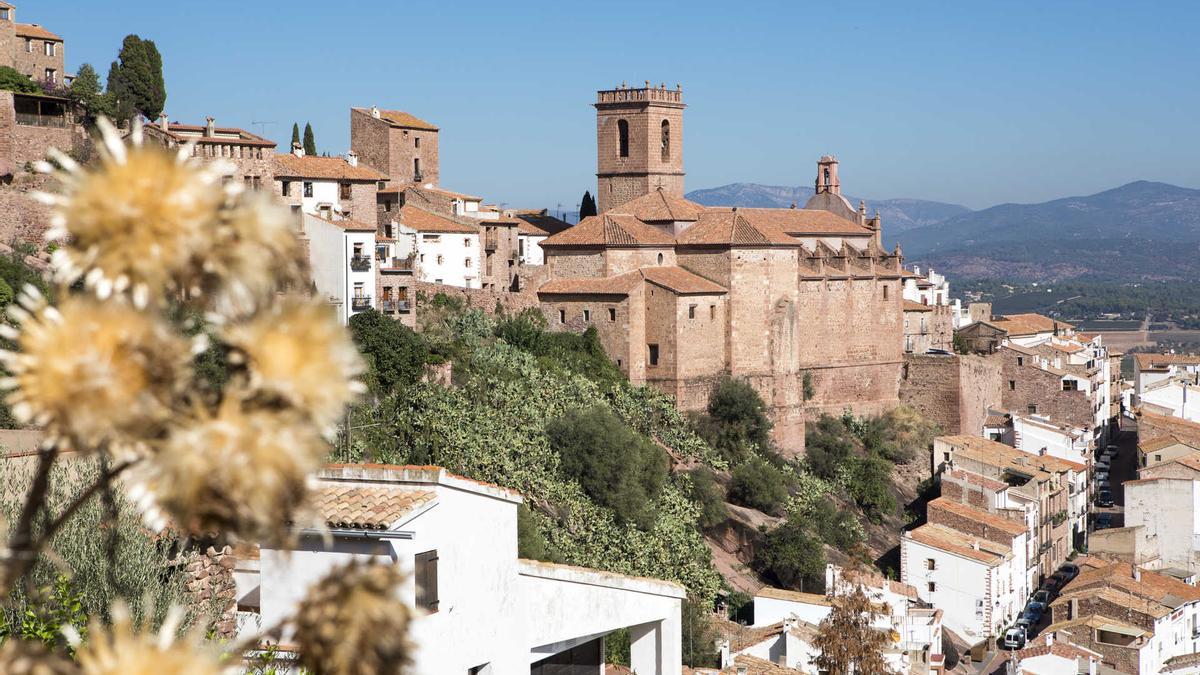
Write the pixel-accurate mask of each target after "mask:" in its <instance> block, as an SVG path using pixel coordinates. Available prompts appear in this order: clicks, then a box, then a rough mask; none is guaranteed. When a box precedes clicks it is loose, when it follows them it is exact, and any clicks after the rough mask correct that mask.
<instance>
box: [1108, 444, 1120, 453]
mask: <svg viewBox="0 0 1200 675" xmlns="http://www.w3.org/2000/svg"><path fill="white" fill-rule="evenodd" d="M1104 451H1105V452H1111V453H1114V454H1115V453H1118V452H1120V451H1121V446H1119V445H1117V444H1116V443H1109V444H1108V447H1106V448H1104Z"/></svg>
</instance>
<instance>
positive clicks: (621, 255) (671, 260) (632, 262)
mask: <svg viewBox="0 0 1200 675" xmlns="http://www.w3.org/2000/svg"><path fill="white" fill-rule="evenodd" d="M660 255H661V256H662V262H659V261H658V256H660ZM604 262H605V271H604V276H609V277H615V276H617V275H619V274H625V273H626V272H633V271H634V270H637V269H640V268H642V267H663V266H673V265H675V248H674V247H672V246H662V247H657V248H610V249H608V252H607V253H605V261H604Z"/></svg>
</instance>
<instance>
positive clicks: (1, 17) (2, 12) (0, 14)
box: [0, 7, 8, 21]
mask: <svg viewBox="0 0 1200 675" xmlns="http://www.w3.org/2000/svg"><path fill="white" fill-rule="evenodd" d="M0 21H8V8H7V7H0Z"/></svg>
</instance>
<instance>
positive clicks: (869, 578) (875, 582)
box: [842, 570, 917, 600]
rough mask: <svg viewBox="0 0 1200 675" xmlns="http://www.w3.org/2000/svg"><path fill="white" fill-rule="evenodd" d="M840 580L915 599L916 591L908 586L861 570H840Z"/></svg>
mask: <svg viewBox="0 0 1200 675" xmlns="http://www.w3.org/2000/svg"><path fill="white" fill-rule="evenodd" d="M842 579H844V580H846V581H848V582H850V583H858V584H862V585H863V586H866V587H867V588H880V589H883V590H886V591H889V592H891V593H895V594H896V595H903V596H905V597H907V598H911V599H913V600H916V599H917V589H916V588H915V587H913V586H912V585H910V584H905V583H901V582H899V581H896V580H894V579H888V578H887V577H885V576H883V575H882V574H877V573H875V572H866V571H863V570H842Z"/></svg>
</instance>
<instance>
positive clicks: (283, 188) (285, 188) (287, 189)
mask: <svg viewBox="0 0 1200 675" xmlns="http://www.w3.org/2000/svg"><path fill="white" fill-rule="evenodd" d="M279 189H280V192H282V193H283V196H284V197H291V196H292V181H290V180H285V181H283V182H282V183H281V184H280V186H279Z"/></svg>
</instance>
